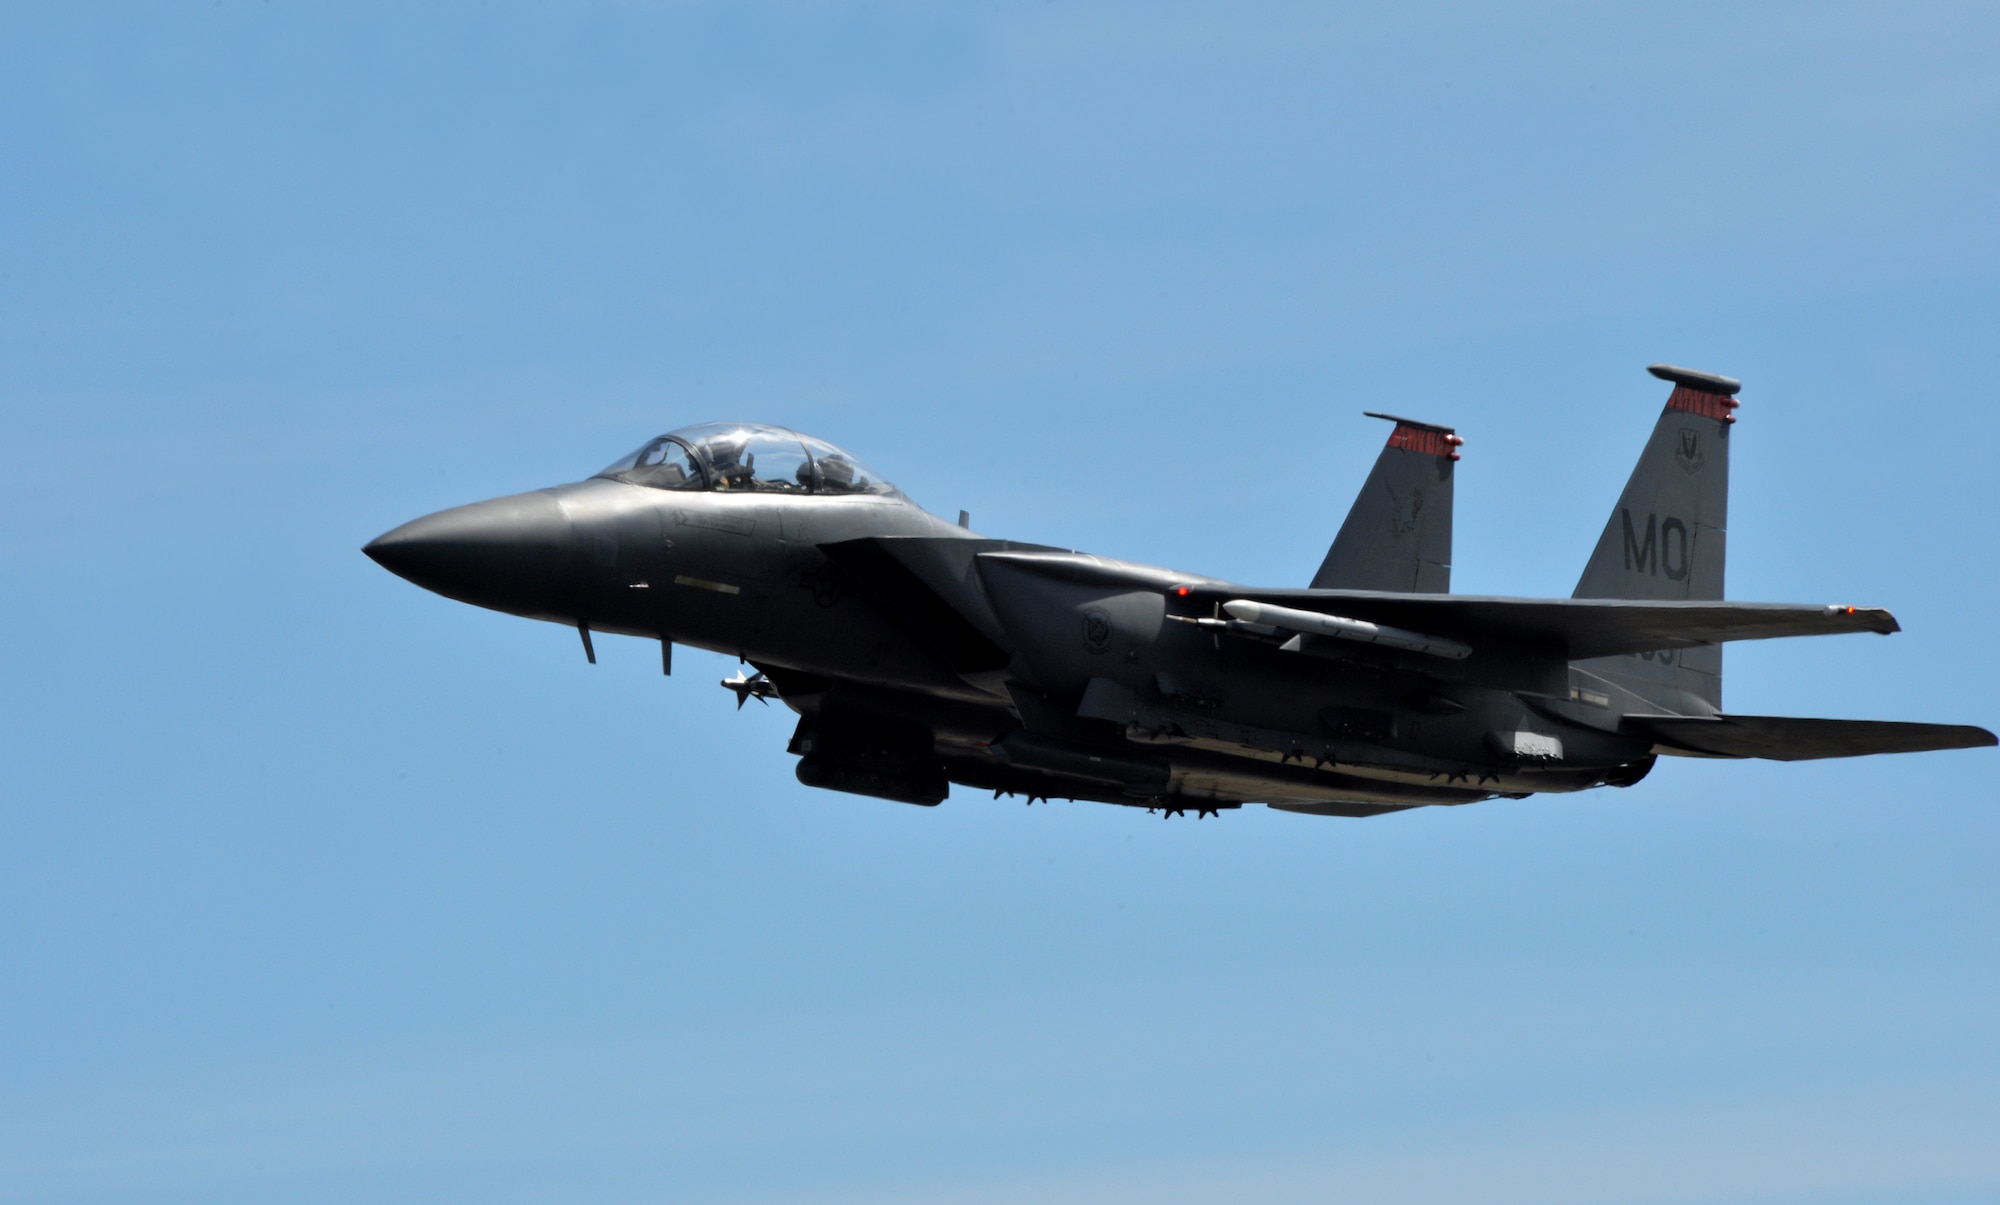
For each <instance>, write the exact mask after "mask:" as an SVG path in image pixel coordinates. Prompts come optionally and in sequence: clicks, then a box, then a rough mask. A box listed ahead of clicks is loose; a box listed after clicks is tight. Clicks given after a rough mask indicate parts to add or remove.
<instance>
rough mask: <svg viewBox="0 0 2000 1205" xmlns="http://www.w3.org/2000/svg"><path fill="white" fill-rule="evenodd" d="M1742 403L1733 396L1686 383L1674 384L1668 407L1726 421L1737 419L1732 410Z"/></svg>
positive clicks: (1731, 421)
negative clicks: (1700, 388) (1707, 391)
mask: <svg viewBox="0 0 2000 1205" xmlns="http://www.w3.org/2000/svg"><path fill="white" fill-rule="evenodd" d="M1740 405H1742V403H1741V402H1738V401H1737V400H1736V399H1735V398H1733V397H1727V396H1724V395H1723V394H1720V393H1705V392H1703V391H1702V390H1699V389H1692V388H1689V387H1688V386H1686V385H1676V386H1674V392H1673V394H1672V396H1670V397H1668V398H1667V409H1669V410H1685V411H1687V412H1688V413H1689V414H1699V415H1701V416H1702V417H1703V418H1716V419H1721V420H1722V421H1723V422H1725V423H1733V422H1735V421H1736V416H1735V415H1734V414H1731V413H1730V411H1732V410H1734V409H1736V407H1738V406H1740Z"/></svg>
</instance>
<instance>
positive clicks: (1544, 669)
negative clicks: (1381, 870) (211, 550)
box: [365, 365, 1995, 816]
mask: <svg viewBox="0 0 2000 1205" xmlns="http://www.w3.org/2000/svg"><path fill="white" fill-rule="evenodd" d="M1651 371H1652V372H1653V373H1654V375H1655V376H1658V377H1661V378H1662V379H1664V380H1668V381H1671V382H1672V383H1673V386H1674V390H1673V393H1672V394H1671V395H1670V398H1669V401H1668V404H1667V406H1666V408H1665V409H1664V410H1663V411H1662V414H1661V417H1660V420H1659V422H1658V423H1657V424H1656V426H1655V428H1654V430H1653V433H1652V436H1651V437H1650V438H1649V439H1648V441H1647V443H1646V446H1645V448H1644V450H1643V451H1642V453H1641V455H1640V458H1639V462H1638V464H1637V466H1636V467H1635V468H1634V470H1633V473H1632V477H1631V480H1630V481H1629V482H1628V483H1627V485H1626V487H1625V490H1624V492H1623V494H1622V495H1621V496H1620V497H1619V499H1618V502H1617V505H1616V506H1615V507H1614V508H1613V510H1612V514H1611V517H1610V520H1609V521H1608V522H1607V524H1606V526H1605V529H1604V533H1603V535H1602V536H1601V537H1600V538H1599V540H1598V543H1597V546H1596V549H1595V550H1594V551H1593V553H1592V554H1591V556H1590V558H1589V560H1588V562H1587V564H1586V566H1585V568H1584V571H1583V576H1582V579H1581V580H1580V581H1579V583H1578V586H1577V590H1576V594H1575V596H1574V597H1573V598H1570V599H1527V598H1497V597H1469V596H1457V595H1451V594H1449V593H1448V589H1449V585H1450V577H1449V575H1450V562H1451V518H1452V516H1451V507H1452V483H1453V477H1454V474H1455V472H1456V463H1457V460H1458V454H1457V451H1456V449H1457V447H1458V446H1459V441H1458V439H1457V437H1456V436H1455V435H1454V434H1453V433H1452V431H1451V430H1450V429H1449V428H1444V427H1437V426H1434V425H1431V424H1426V423H1419V422H1415V421H1413V420H1408V419H1391V421H1393V422H1395V423H1396V426H1395V428H1394V430H1393V431H1392V433H1391V435H1390V438H1389V441H1388V444H1387V445H1386V446H1385V447H1384V449H1383V451H1382V453H1381V455H1380V457H1378V459H1377V461H1376V464H1375V466H1374V468H1373V470H1372V471H1371V472H1370V474H1369V476H1368V478H1367V480H1366V481H1365V482H1364V484H1363V485H1362V488H1361V491H1360V494H1359V496H1358V497H1357V499H1356V501H1355V503H1354V506H1353V508H1352V510H1351V511H1350V512H1349V514H1348V516H1347V519H1346V521H1345V522H1344V523H1343V524H1342V526H1341V528H1340V532H1339V535H1338V536H1337V537H1336V538H1335V540H1334V543H1333V546H1332V548H1331V549H1330V550H1329V551H1328V553H1327V557H1326V560H1325V562H1324V563H1323V564H1322V565H1321V567H1320V570H1319V572H1318V573H1317V574H1316V575H1315V576H1314V579H1313V582H1312V585H1311V586H1310V587H1308V588H1306V589H1296V588H1290V589H1268V588H1256V587H1249V586H1242V585H1238V584H1235V583H1230V582H1226V581H1221V580H1219V579H1215V578H1210V577H1205V576H1202V575H1199V574H1190V573H1183V572H1180V571H1177V570H1173V569H1167V568H1162V567H1159V566H1152V565H1142V564H1136V563H1131V562H1124V561H1117V560H1111V559H1107V558H1103V557H1097V556H1092V555H1089V554H1085V553H1079V552H1073V551H1068V550H1064V549H1057V548H1049V547H1046V546H1042V545H1035V544H1022V543H1017V542H1014V541H1007V540H995V539H989V538H986V537H984V536H980V535H978V534H977V533H975V532H973V531H971V530H970V529H969V527H968V526H967V525H966V523H965V522H964V521H963V519H961V521H960V522H959V523H952V522H948V521H946V520H944V519H942V518H939V517H937V516H934V515H931V514H929V513H927V512H925V511H924V510H922V509H921V508H919V507H917V506H916V505H915V504H914V503H912V502H910V501H909V499H907V498H906V497H904V496H903V495H902V494H901V493H900V492H899V491H896V490H895V489H894V488H893V487H892V486H889V485H887V484H886V483H885V482H882V481H880V480H879V479H878V478H875V477H874V476H873V475H872V473H871V471H869V470H867V469H865V468H864V467H862V466H860V465H859V463H858V462H856V461H853V459H852V458H851V457H849V456H848V455H847V454H846V453H844V452H842V451H841V450H839V449H837V448H832V447H830V446H828V445H825V444H822V443H819V442H818V441H815V440H812V439H810V438H808V437H802V436H798V435H795V434H794V433H792V432H788V431H784V430H783V429H781V428H766V427H757V426H754V425H730V424H712V425H709V426H705V427H700V428H688V429H685V431H683V432H677V433H674V434H672V435H669V436H664V437H661V439H659V440H655V441H653V442H652V443H651V444H649V445H647V448H645V449H642V450H641V452H639V453H635V454H634V455H633V456H632V457H628V458H626V460H625V461H621V462H620V463H619V464H616V465H614V466H612V468H611V469H609V470H606V472H605V473H603V474H600V475H599V476H597V477H595V478H592V479H590V480H588V481H584V482H580V483H577V484H574V485H565V486H558V487H555V488H553V489H548V490H541V491H536V492H533V493H527V494H517V495H513V496H510V497H505V498H497V499H493V500H491V501H488V502H480V503H474V504H472V505H470V506H463V507H457V508H454V509H452V510H448V511H443V512H440V513H438V514H435V515H429V516H426V517H424V518H421V519H417V520H415V521H413V522H411V523H408V524H405V525H404V526H402V527H399V528H397V529H396V530H394V531H392V532H389V533H387V534H386V535H384V536H382V537H381V538H379V539H377V540H375V541H373V542H372V543H370V544H369V545H368V546H367V548H366V549H365V551H366V552H367V553H368V554H369V555H370V556H371V557H373V558H374V559H375V560H376V561H378V562H379V563H381V564H382V565H383V566H384V567H386V568H388V569H390V570H392V571H393V572H395V573H397V574H400V575H401V576H403V577H405V578H408V579H409V580H411V581H413V582H415V583H417V584H418V585H421V586H424V587H426V588H427V589H430V590H434V591H436V592H437V593H439V594H443V595H445V596H447V597H450V598H454V599H458V600H460V601H464V602H469V603H473V604H475V605H479V606H483V607H489V608H492V609H495V610H500V611H506V612H510V613H512V614H516V615H521V616H525V617H528V618H533V619H541V620H546V621H550V622H556V623H563V624H568V625H574V626H576V627H577V628H578V630H579V631H580V632H581V633H582V634H583V638H584V643H585V647H586V648H589V639H590V633H591V632H592V631H598V632H613V633H619V634H624V635H631V636H642V637H651V638H654V639H658V640H659V641H661V642H662V652H663V658H662V667H663V668H664V669H670V668H671V657H670V655H668V654H670V651H671V646H672V644H674V643H682V644H688V645H693V646H696V647H700V648H705V649H710V650H714V651H717V652H722V653H726V654H730V655H734V656H738V657H741V658H743V659H745V660H746V661H748V662H750V663H751V665H752V666H753V667H754V668H755V671H756V673H755V674H754V676H753V675H750V674H744V675H739V676H738V677H736V678H732V679H730V680H728V681H726V682H725V683H724V685H725V686H726V687H728V688H729V689H730V690H731V691H732V692H733V693H734V694H735V696H736V700H737V704H738V705H739V706H740V705H741V704H742V703H743V702H744V701H746V700H747V699H748V698H750V697H753V696H754V697H758V698H761V699H770V698H776V699H779V700H781V701H782V702H783V703H784V704H785V705H786V706H787V707H789V708H791V709H792V710H793V711H795V712H796V713H797V714H798V716H799V721H798V727H797V730H796V731H795V733H794V735H793V737H792V740H791V742H790V746H789V748H790V752H792V753H794V754H796V755H798V757H799V759H800V760H799V764H798V777H799V779H800V781H801V782H804V783H807V784H808V785H813V786H820V787H826V788H831V789H835V790H841V791H848V792H854V793H860V794H868V795H877V796H881V797H885V798H890V799H897V800H901V801H904V802H908V803H917V804H925V805H930V804H936V803H938V802H940V801H942V800H943V799H944V798H946V796H947V795H948V794H949V791H950V787H951V785H952V784H954V783H956V784H960V785H964V786H969V787H974V788H978V789H987V790H992V791H994V792H995V793H996V794H997V793H1003V792H1011V793H1014V794H1017V795H1026V796H1028V797H1029V798H1031V799H1032V798H1036V797H1041V798H1050V797H1065V798H1072V799H1090V800H1098V801H1102V802H1106V803H1115V804H1123V805H1128V806H1138V807H1146V808H1149V809H1152V810H1155V811H1163V812H1165V813H1166V814H1167V815H1170V816H1171V815H1179V814H1185V813H1186V812H1188V811H1193V812H1195V813H1196V814H1197V815H1202V814H1208V813H1219V812H1220V811H1221V810H1223V809H1227V808H1235V807H1240V806H1241V805H1242V804H1244V803H1252V802H1258V803H1266V804H1270V805H1272V806H1274V807H1278V808H1281V809H1283V810H1287V811H1294V812H1300V813H1303V814H1314V815H1339V816H1368V815H1376V814H1380V813H1382V812H1385V811H1392V810H1397V809H1401V808H1407V807H1416V806H1426V805H1434V804H1459V803H1470V802H1475V801H1478V800H1480V799H1486V798H1490V797H1492V796H1495V795H1505V796H1513V797H1518V796H1522V795H1527V794H1531V793H1534V792H1538V791H1578V790H1585V789H1588V788H1592V787H1597V786H1607V785H1609V786H1629V785H1630V784H1632V783H1634V782H1637V781H1639V779H1641V778H1643V777H1644V776H1645V775H1646V774H1647V773H1648V772H1649V771H1650V770H1651V769H1652V768H1653V765H1654V761H1655V759H1656V758H1657V757H1658V756H1659V755H1661V754H1675V755H1684V756H1699V757H1763V758H1773V759H1778V760H1798V759H1802V758H1817V757H1845V756H1857V755H1863V754H1869V753H1881V752H1916V751H1922V750H1927V749H1945V748H1962V747H1969V746H1979V745H1992V744H1994V743H1995V741H1994V737H1993V735H1992V734H1991V733H1989V732H1987V731H1985V730H1984V729H1981V728H1973V727H1966V726H1959V725H1938V724H1895V723H1875V722H1869V721H1859V720H1807V719H1789V718H1784V717H1742V716H1736V717H1732V716H1727V715H1723V714H1722V713H1721V710H1720V709H1721V673H1722V662H1721V645H1722V644H1723V643H1724V642H1727V641H1731V640H1756V639H1772V638H1778V637H1789V636H1806V635H1833V634H1839V633H1853V632H1874V633H1879V634H1887V633H1890V632H1893V631H1895V630H1896V629H1897V625H1896V621H1895V619H1894V617H1893V616H1891V615H1890V614H1889V613H1888V612H1887V611H1884V610H1880V609H1873V608H1861V607H1853V606H1846V605H1825V604H1818V605H1806V604H1775V603H1739V602H1725V601H1723V598H1722V594H1723V569H1724V560H1725V555H1724V554H1725V547H1724V540H1725V537H1726V533H1727V508H1728V470H1729V432H1730V428H1731V425H1732V424H1733V423H1734V421H1735V417H1734V413H1733V412H1734V410H1735V407H1736V403H1735V401H1734V394H1735V392H1736V389H1737V387H1738V386H1737V383H1736V382H1735V381H1733V380H1731V379H1729V378H1726V377H1719V376H1715V375H1713V374H1708V373H1699V372H1693V371H1690V370H1686V369H1680V368H1674V367H1671V366H1667V365H1655V366H1654V367H1653V369H1652V370H1651ZM1377 417H1384V418H1388V417H1390V416H1386V415H1383V416H1377ZM760 456H761V457H762V459H763V465H762V466H761V467H760V466H759V465H758V464H757V460H758V458H759V457H760Z"/></svg>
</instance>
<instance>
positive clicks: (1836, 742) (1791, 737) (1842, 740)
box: [1625, 715, 2000, 761]
mask: <svg viewBox="0 0 2000 1205" xmlns="http://www.w3.org/2000/svg"><path fill="white" fill-rule="evenodd" d="M1625 724H1626V725H1627V726H1629V727H1631V728H1634V729H1637V730H1638V731H1640V732H1643V733H1646V734H1649V735H1651V736H1652V737H1654V738H1655V739H1656V740H1657V741H1658V742H1659V745H1658V746H1657V747H1658V748H1659V751H1660V752H1662V753H1676V754H1691V755H1693V756H1696V757H1762V758H1769V759H1770V760H1772V761H1811V760H1814V759H1817V758H1822V757H1865V756H1867V755H1869V754H1872V753H1928V752H1930V751H1932V750H1936V749H1977V748H1981V747H1983V746H1986V745H1992V744H1996V743H2000V741H1996V740H1995V738H1994V736H1993V734H1992V733H1990V732H1988V731H1986V729H1984V728H1974V727H1971V726H1970V725H1965V724H1904V723H1895V722H1891V721H1886V720H1816V719H1802V718H1799V717H1795V716H1775V715H1720V716H1716V717H1715V718H1713V719H1702V718H1693V717H1682V716H1627V717H1625Z"/></svg>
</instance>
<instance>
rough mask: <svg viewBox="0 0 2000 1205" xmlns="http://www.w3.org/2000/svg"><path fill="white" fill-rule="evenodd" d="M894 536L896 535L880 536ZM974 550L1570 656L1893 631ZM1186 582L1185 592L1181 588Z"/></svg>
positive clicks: (1772, 616)
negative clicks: (1235, 581)
mask: <svg viewBox="0 0 2000 1205" xmlns="http://www.w3.org/2000/svg"><path fill="white" fill-rule="evenodd" d="M885 543H895V541H885ZM980 555H981V559H985V560H997V561H1001V562H1004V563H1006V564H1008V565H1012V566H1017V567H1020V568H1024V569H1028V570H1029V571H1031V572H1037V573H1043V574H1046V575H1048V576H1050V577H1055V578H1061V579H1065V580H1071V581H1090V582H1094V583H1098V584H1104V585H1124V586H1126V587H1127V588H1130V589H1134V590H1159V591H1162V592H1165V593H1169V594H1174V595H1177V596H1180V597H1181V598H1182V599H1183V604H1182V605H1184V606H1186V607H1187V608H1188V612H1187V613H1190V614H1193V613H1205V612H1207V611H1209V610H1210V609H1211V608H1213V607H1216V606H1219V605H1221V604H1222V603H1226V602H1232V601H1235V600H1238V599H1241V600H1246V601H1249V602H1258V603H1270V604H1274V605H1276V606H1280V607H1291V608H1295V609H1298V610H1303V611H1318V612H1321V613H1322V614H1327V615H1339V616H1343V617H1345V618H1349V619H1359V620H1365V621H1367V622H1369V623H1375V624H1385V625H1392V626H1394V627H1398V628H1404V629H1408V630H1410V631H1415V632H1422V633H1427V634H1430V635H1434V636H1444V637H1450V638H1453V639H1457V640H1462V641H1465V642H1468V643H1471V644H1474V645H1477V644H1479V643H1480V642H1482V641H1504V642H1508V643H1515V644H1531V645H1543V646H1548V647H1553V648H1559V649H1566V650H1567V652H1568V655H1569V657H1570V659H1571V660H1579V661H1580V660H1583V659H1585V658H1588V657H1606V656H1611V655H1613V654H1617V653H1645V652H1652V651H1655V650H1659V649H1677V648H1691V647H1693V646H1695V645H1703V644H1720V643H1723V642H1725V641H1731V640H1771V639H1776V638H1779V637H1786V636H1831V635H1837V634H1840V633H1844V632H1878V633H1882V634H1885V635H1886V634H1888V633H1890V632H1895V631H1900V630H1901V627H1900V625H1898V624H1897V623H1896V617H1895V616H1893V615H1891V614H1889V612H1887V611H1885V610H1882V609H1880V608H1875V607H1849V606H1824V605H1812V604H1800V603H1752V602H1660V601H1651V600H1637V599H1598V598H1505V597H1492V596H1479V595H1466V594H1390V593H1384V592H1381V591H1373V590H1266V589H1257V588H1253V587H1248V586H1237V585H1232V584H1230V583H1228V582H1219V581H1215V580H1213V579H1208V578H1199V577H1183V576H1176V575H1174V574H1172V573H1171V572H1170V571H1166V570H1159V569H1153V568H1151V567H1149V566H1143V565H1132V564H1128V563H1125V562H1119V561H1107V560H1104V559H1102V558H1099V557H1093V556H1087V555H1084V554H1082V553H1071V552H1026V551H1023V552H1015V551H995V552H986V553H982V554H980ZM1183 589H1185V590H1186V591H1187V593H1186V594H1185V595H1180V593H1179V592H1180V591H1181V590H1183Z"/></svg>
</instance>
